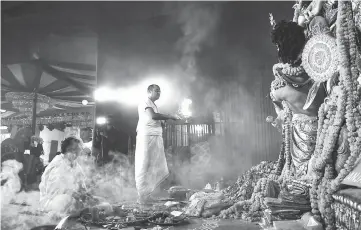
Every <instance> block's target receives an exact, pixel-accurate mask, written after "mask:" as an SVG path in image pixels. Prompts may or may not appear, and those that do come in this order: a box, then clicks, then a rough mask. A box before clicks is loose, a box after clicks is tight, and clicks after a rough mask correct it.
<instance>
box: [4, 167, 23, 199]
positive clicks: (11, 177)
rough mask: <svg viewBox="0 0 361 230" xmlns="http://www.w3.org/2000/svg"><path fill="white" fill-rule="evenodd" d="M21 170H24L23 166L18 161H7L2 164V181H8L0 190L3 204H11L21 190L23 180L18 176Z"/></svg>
mask: <svg viewBox="0 0 361 230" xmlns="http://www.w3.org/2000/svg"><path fill="white" fill-rule="evenodd" d="M21 169H23V164H22V163H20V162H18V161H16V160H7V161H4V162H3V163H2V168H1V173H0V179H1V181H4V180H6V182H5V184H4V185H2V186H1V190H0V191H1V203H2V204H7V203H9V202H10V201H11V200H12V199H13V198H14V197H15V194H16V193H17V192H19V191H20V190H21V180H20V177H19V175H18V173H19V172H20V170H21Z"/></svg>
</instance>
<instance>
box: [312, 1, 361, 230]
mask: <svg viewBox="0 0 361 230" xmlns="http://www.w3.org/2000/svg"><path fill="white" fill-rule="evenodd" d="M338 4H339V10H338V19H337V26H336V33H337V35H336V39H337V47H338V51H339V58H340V63H339V64H340V70H339V72H340V82H339V86H338V87H339V88H338V90H333V92H332V93H331V96H330V97H331V98H332V99H333V100H332V101H333V102H334V101H337V103H336V104H333V106H331V107H329V110H328V112H327V115H326V118H325V119H322V118H323V117H324V114H323V111H322V110H323V109H324V106H322V107H321V108H320V111H319V118H320V119H319V130H318V131H319V133H318V138H317V143H316V150H315V153H314V158H315V159H314V164H313V168H312V172H313V175H314V178H313V183H312V189H311V207H312V212H313V214H314V215H315V217H316V219H320V217H322V218H323V220H324V222H325V225H326V229H335V213H334V210H332V208H331V204H332V203H333V202H334V200H333V197H332V195H333V194H334V193H335V192H336V191H337V190H339V188H340V184H341V182H342V181H343V179H344V178H345V177H346V176H347V175H348V174H349V173H350V171H351V170H352V169H353V167H354V166H355V162H356V160H357V159H358V158H359V155H360V152H359V149H360V148H361V128H360V127H361V126H360V125H361V122H360V121H361V116H360V112H359V111H358V110H357V105H358V104H359V103H360V84H357V78H358V75H359V74H358V70H357V66H356V58H357V57H356V55H357V48H356V39H355V31H354V24H353V23H354V22H353V19H352V8H351V4H350V2H347V1H339V2H338ZM322 115H323V116H322ZM344 123H346V127H347V130H348V142H349V146H350V157H349V158H348V160H347V161H346V164H345V165H344V167H343V169H341V171H340V173H339V174H338V175H337V176H336V175H334V172H335V168H334V164H333V162H332V153H333V151H335V146H336V142H337V140H338V138H339V134H340V130H341V127H342V125H343V124H344Z"/></svg>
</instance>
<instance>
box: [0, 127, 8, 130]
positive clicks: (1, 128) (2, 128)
mask: <svg viewBox="0 0 361 230" xmlns="http://www.w3.org/2000/svg"><path fill="white" fill-rule="evenodd" d="M7 128H8V127H7V126H0V130H5V129H7Z"/></svg>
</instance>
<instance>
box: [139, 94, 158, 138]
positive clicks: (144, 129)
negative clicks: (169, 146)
mask: <svg viewBox="0 0 361 230" xmlns="http://www.w3.org/2000/svg"><path fill="white" fill-rule="evenodd" d="M147 108H152V109H153V110H154V112H155V113H159V110H158V107H157V106H156V105H155V104H154V102H153V101H151V100H150V99H149V98H147V99H146V100H144V101H143V102H141V103H140V104H139V105H138V115H139V121H138V125H137V133H138V134H141V135H158V136H161V135H162V123H161V121H160V120H153V119H152V118H151V117H149V115H148V114H147V112H146V109H147Z"/></svg>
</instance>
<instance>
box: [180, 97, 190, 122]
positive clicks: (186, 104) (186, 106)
mask: <svg viewBox="0 0 361 230" xmlns="http://www.w3.org/2000/svg"><path fill="white" fill-rule="evenodd" d="M191 104H192V100H191V99H188V98H185V99H184V100H183V101H182V103H181V105H180V113H181V114H182V115H183V116H184V117H186V118H187V117H190V116H192V111H191V108H190V106H191Z"/></svg>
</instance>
